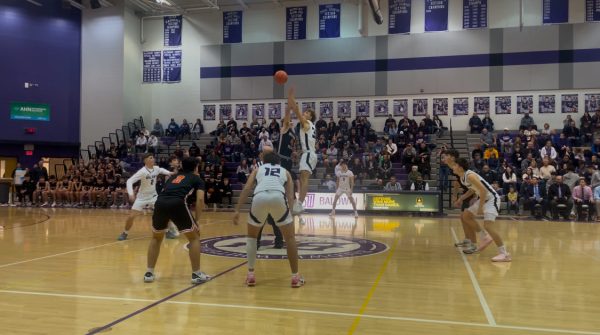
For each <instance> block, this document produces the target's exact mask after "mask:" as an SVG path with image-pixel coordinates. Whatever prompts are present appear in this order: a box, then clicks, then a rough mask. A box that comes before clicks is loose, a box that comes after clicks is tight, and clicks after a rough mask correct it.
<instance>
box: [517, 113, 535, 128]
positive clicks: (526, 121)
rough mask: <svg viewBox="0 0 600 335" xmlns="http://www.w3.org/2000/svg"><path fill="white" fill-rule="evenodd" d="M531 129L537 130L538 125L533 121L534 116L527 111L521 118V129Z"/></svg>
mask: <svg viewBox="0 0 600 335" xmlns="http://www.w3.org/2000/svg"><path fill="white" fill-rule="evenodd" d="M529 129H536V130H537V126H536V125H535V121H533V118H532V117H531V116H529V113H528V112H525V114H524V115H523V117H522V118H521V124H520V125H519V130H529Z"/></svg>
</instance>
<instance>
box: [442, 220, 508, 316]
mask: <svg viewBox="0 0 600 335" xmlns="http://www.w3.org/2000/svg"><path fill="white" fill-rule="evenodd" d="M450 230H451V231H452V237H453V238H454V242H455V243H458V237H457V236H456V231H455V230H454V227H450ZM456 250H457V251H458V253H459V254H460V257H461V258H462V260H463V263H464V264H465V267H466V268H467V273H468V274H469V278H470V279H471V284H473V289H475V293H476V294H477V298H478V299H479V304H480V305H481V308H482V309H483V313H484V314H485V318H486V319H487V321H488V323H489V324H490V325H491V326H496V325H497V324H496V319H495V318H494V314H492V310H491V309H490V306H489V305H488V303H487V300H486V299H485V296H484V295H483V291H481V287H480V286H479V282H478V281H477V277H475V273H474V272H473V268H471V264H469V261H467V257H466V256H465V254H464V253H463V252H462V250H460V248H458V247H457V248H456Z"/></svg>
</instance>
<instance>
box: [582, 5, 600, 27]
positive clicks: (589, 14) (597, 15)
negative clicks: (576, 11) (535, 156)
mask: <svg viewBox="0 0 600 335" xmlns="http://www.w3.org/2000/svg"><path fill="white" fill-rule="evenodd" d="M585 21H586V22H597V21H600V0H585Z"/></svg>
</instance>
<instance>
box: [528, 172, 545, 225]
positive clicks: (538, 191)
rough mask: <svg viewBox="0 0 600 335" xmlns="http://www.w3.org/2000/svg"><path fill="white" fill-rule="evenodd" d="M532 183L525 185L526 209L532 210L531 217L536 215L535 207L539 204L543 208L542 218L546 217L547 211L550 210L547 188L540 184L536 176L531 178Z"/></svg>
mask: <svg viewBox="0 0 600 335" xmlns="http://www.w3.org/2000/svg"><path fill="white" fill-rule="evenodd" d="M530 180H531V181H530V183H529V184H527V185H524V187H525V191H524V192H523V194H524V196H525V199H524V200H525V206H524V207H525V208H524V209H526V208H528V209H530V210H531V216H534V215H535V205H537V204H539V205H541V206H542V216H545V215H546V211H547V210H548V202H547V200H546V199H547V194H546V188H545V187H543V185H541V184H540V183H539V180H538V178H537V177H536V176H533V177H531V179H530Z"/></svg>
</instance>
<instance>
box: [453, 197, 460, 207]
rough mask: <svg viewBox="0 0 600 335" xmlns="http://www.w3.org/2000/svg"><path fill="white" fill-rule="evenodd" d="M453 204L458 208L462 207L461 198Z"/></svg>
mask: <svg viewBox="0 0 600 335" xmlns="http://www.w3.org/2000/svg"><path fill="white" fill-rule="evenodd" d="M453 205H454V207H456V208H460V207H461V201H460V199H457V200H456V201H454V203H453Z"/></svg>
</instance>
